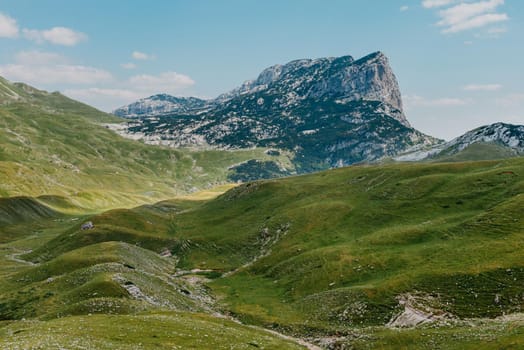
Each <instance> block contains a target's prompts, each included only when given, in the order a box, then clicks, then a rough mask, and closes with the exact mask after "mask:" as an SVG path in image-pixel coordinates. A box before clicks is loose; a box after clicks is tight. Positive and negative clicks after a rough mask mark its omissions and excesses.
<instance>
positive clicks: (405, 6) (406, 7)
mask: <svg viewBox="0 0 524 350" xmlns="http://www.w3.org/2000/svg"><path fill="white" fill-rule="evenodd" d="M407 10H409V6H407V5H404V6H401V7H400V12H405V11H407Z"/></svg>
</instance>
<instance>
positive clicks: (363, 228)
mask: <svg viewBox="0 0 524 350" xmlns="http://www.w3.org/2000/svg"><path fill="white" fill-rule="evenodd" d="M523 174H524V158H515V159H509V160H499V161H483V162H466V163H443V164H427V163H425V164H393V165H387V166H354V167H349V168H343V169H336V170H331V171H327V172H323V173H318V174H314V175H307V176H300V177H294V178H286V179H281V180H270V181H260V182H254V183H248V184H244V185H241V186H238V187H236V188H233V189H231V190H230V191H228V192H226V193H225V194H223V195H221V196H220V197H218V198H216V199H214V200H209V201H207V202H200V203H192V202H187V201H181V202H180V201H179V202H177V201H171V202H162V203H159V204H157V205H153V206H144V207H139V208H135V209H132V210H113V211H109V212H106V213H103V214H100V215H97V216H92V217H90V220H92V221H93V223H94V224H95V228H94V229H93V230H89V231H82V230H80V229H79V225H80V223H77V224H72V225H69V227H68V228H67V229H65V230H63V231H62V232H57V234H56V235H54V236H53V238H51V239H49V240H47V241H46V242H43V244H39V245H38V246H35V249H34V250H33V251H32V252H31V253H29V254H26V255H25V256H24V259H27V260H29V261H32V262H34V263H38V264H40V265H39V269H41V268H43V267H46V266H61V264H60V263H58V262H60V261H62V260H63V259H68V257H70V256H71V254H73V255H84V254H79V253H78V252H82V251H83V250H84V249H90V248H89V247H92V246H93V245H94V246H95V247H97V246H100V244H104V243H103V242H113V241H125V242H128V243H131V244H132V245H133V246H135V245H138V246H140V247H142V248H146V249H150V250H152V251H154V252H156V253H160V252H163V251H166V250H169V251H170V252H171V253H172V254H173V255H174V256H176V258H177V260H178V262H177V266H176V269H177V270H176V271H181V270H184V271H190V270H192V269H199V270H198V271H201V272H198V273H196V275H201V276H207V277H208V278H211V279H212V281H209V282H205V281H204V282H202V283H207V285H208V286H209V287H211V289H212V291H213V293H214V294H216V296H217V298H218V303H219V304H218V305H219V307H220V308H221V309H222V310H224V311H227V312H228V313H231V314H233V315H235V316H236V317H238V318H239V319H240V320H242V321H243V322H246V323H253V324H257V325H261V326H265V327H270V328H275V329H278V330H280V331H284V332H290V333H293V334H296V335H300V336H310V337H323V336H325V335H333V334H338V335H344V336H346V337H348V338H347V339H352V338H351V334H353V333H354V332H356V331H358V332H360V333H359V334H362V335H363V336H367V335H370V334H380V335H381V336H383V337H384V339H388V337H389V338H391V339H396V338H395V335H394V334H395V333H394V332H393V331H390V330H388V328H384V326H385V325H386V324H387V323H388V322H390V321H393V320H395V318H396V317H397V316H398V315H399V314H400V313H402V312H403V311H405V305H408V306H409V307H410V308H411V310H418V311H421V312H425V313H426V314H431V315H437V316H438V317H441V318H440V321H441V322H444V324H448V325H450V324H451V325H454V324H455V323H454V322H457V321H456V320H464V319H467V320H469V319H493V318H496V317H500V316H502V315H505V314H513V313H518V312H521V311H522V308H523V307H524V294H522V291H523V290H524V289H523V287H524V259H523V255H522V248H523V246H524V225H523V224H522V213H523V212H522V208H524V179H523V178H522V176H523ZM86 264H88V265H89V264H92V262H87V263H86ZM135 264H136V265H140V264H141V263H138V264H137V263H135ZM39 269H37V268H32V269H31V270H29V269H28V270H25V271H24V272H23V274H22V275H20V276H18V275H17V276H18V277H17V278H15V279H20V278H21V276H26V277H27V278H29V279H31V280H32V281H33V280H34V278H33V277H28V276H34V274H35V273H36V272H32V271H39ZM39 273H40V272H39ZM67 273H69V272H67ZM186 273H187V274H189V275H194V274H195V273H189V272H186ZM42 276H43V277H41V278H39V280H41V279H42V278H45V277H47V275H45V274H44V275H42ZM36 283H38V281H36ZM17 288H18V287H17ZM15 289H16V288H15ZM151 293H152V295H156V294H155V292H154V291H153V292H151ZM120 297H121V296H118V295H116V296H115V295H113V296H111V298H120ZM406 300H407V301H408V304H406ZM10 309H12V308H10ZM82 310H84V311H83V312H87V311H86V310H89V308H84V309H82ZM133 310H135V309H128V310H126V313H129V312H131V313H132V312H135V311H133ZM22 315H23V312H22V313H21V314H19V317H21V316H22ZM438 317H437V318H438ZM468 322H469V321H468ZM497 322H498V321H497ZM519 322H520V321H519ZM519 322H517V323H516V324H515V327H518V328H517V329H518V332H522V327H521V326H520V323H519ZM377 327H378V328H377ZM451 327H452V328H451V329H450V330H449V331H445V330H444V331H443V332H444V333H443V335H442V337H443V338H442V339H444V340H442V341H444V342H445V339H448V340H449V339H451V338H453V337H454V336H463V335H466V334H468V329H469V328H468V327H469V326H468V323H467V322H466V323H464V324H457V325H456V326H451ZM482 327H486V331H487V330H488V329H492V328H493V327H495V328H497V327H496V324H482V325H479V326H478V329H483V328H482ZM490 327H491V328H490ZM497 329H498V328H497ZM369 332H371V333H369ZM391 332H393V333H391ZM493 332H494V333H493V334H495V335H493V337H495V338H498V337H500V336H501V333H500V332H502V331H499V330H497V331H496V332H495V331H493ZM410 334H411V335H410ZM434 334H435V336H436V335H437V334H439V333H438V331H435V332H434ZM453 334H455V335H453ZM496 334H498V335H496ZM518 334H521V333H518ZM420 337H421V335H420V333H416V332H414V333H413V332H412V333H406V335H405V336H403V337H401V338H400V339H404V340H405V341H406V342H409V341H413V342H415V341H416V340H417V339H420ZM479 337H480V335H479ZM479 337H474V336H472V337H470V338H468V337H466V338H465V339H466V340H467V343H468V344H475V342H477V343H478V342H481V338H479ZM345 339H346V338H345ZM410 339H411V340H410ZM468 339H469V340H468ZM507 339H508V342H510V341H513V340H512V339H514V337H513V338H512V337H509V338H507ZM466 340H465V341H466ZM347 341H350V340H347ZM377 341H378V342H377V343H376V344H377V346H378V344H383V343H381V342H380V340H377ZM422 343H423V342H422ZM422 343H421V344H422ZM424 344H426V343H424ZM362 348H366V347H364V346H362ZM422 348H423V347H422Z"/></svg>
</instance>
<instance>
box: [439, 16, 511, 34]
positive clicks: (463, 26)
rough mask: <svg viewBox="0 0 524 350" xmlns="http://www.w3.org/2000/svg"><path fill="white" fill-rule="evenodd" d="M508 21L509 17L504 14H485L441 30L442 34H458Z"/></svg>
mask: <svg viewBox="0 0 524 350" xmlns="http://www.w3.org/2000/svg"><path fill="white" fill-rule="evenodd" d="M507 20H509V17H508V15H507V14H505V13H487V14H485V15H480V16H477V17H473V18H470V19H467V20H465V21H463V22H460V23H456V24H453V25H451V26H449V27H447V28H446V29H444V30H442V33H445V34H448V33H458V32H462V31H464V30H469V29H475V28H481V27H485V26H487V25H488V24H492V23H499V22H504V21H507Z"/></svg>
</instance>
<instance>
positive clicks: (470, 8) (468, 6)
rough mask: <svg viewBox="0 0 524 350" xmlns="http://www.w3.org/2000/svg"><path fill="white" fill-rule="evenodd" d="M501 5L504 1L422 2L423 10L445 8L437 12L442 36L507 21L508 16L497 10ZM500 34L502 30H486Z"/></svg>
mask: <svg viewBox="0 0 524 350" xmlns="http://www.w3.org/2000/svg"><path fill="white" fill-rule="evenodd" d="M502 5H504V0H484V1H478V0H476V1H465V0H425V1H423V2H422V6H423V7H425V8H440V7H445V8H444V9H441V10H438V16H439V17H440V19H439V21H438V22H437V23H436V25H437V26H438V27H441V28H442V29H441V32H442V33H444V34H451V33H458V32H462V31H466V30H472V29H479V28H484V27H486V26H488V25H491V24H495V23H501V22H505V21H508V20H509V16H508V14H506V13H504V12H499V10H498V9H499V7H500V6H502ZM490 31H491V33H490ZM493 31H495V32H493ZM502 32H503V30H500V29H494V28H491V29H489V30H488V33H490V34H500V33H502Z"/></svg>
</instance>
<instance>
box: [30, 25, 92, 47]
mask: <svg viewBox="0 0 524 350" xmlns="http://www.w3.org/2000/svg"><path fill="white" fill-rule="evenodd" d="M22 33H23V34H24V37H25V38H26V39H28V40H32V41H35V42H36V43H38V44H42V43H44V42H49V43H51V44H55V45H63V46H75V45H77V44H78V43H80V42H82V41H85V40H87V35H86V34H84V33H81V32H76V31H74V30H72V29H70V28H66V27H53V28H51V29H46V30H35V29H24V30H22Z"/></svg>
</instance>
